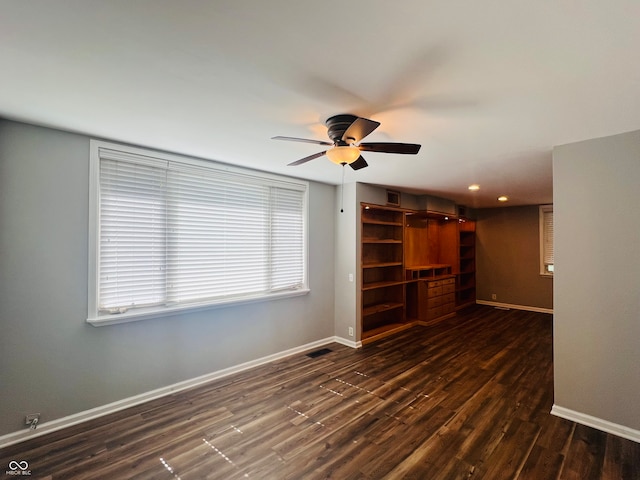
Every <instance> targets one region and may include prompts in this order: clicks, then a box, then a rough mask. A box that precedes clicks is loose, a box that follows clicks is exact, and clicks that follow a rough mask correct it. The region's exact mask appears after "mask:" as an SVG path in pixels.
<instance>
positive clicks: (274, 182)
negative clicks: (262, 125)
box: [89, 141, 308, 325]
mask: <svg viewBox="0 0 640 480" xmlns="http://www.w3.org/2000/svg"><path fill="white" fill-rule="evenodd" d="M91 180H92V182H91V199H92V206H91V210H92V217H91V224H92V225H91V230H92V232H91V234H92V239H91V243H92V245H91V248H90V259H89V264H90V282H91V285H90V288H89V297H90V298H89V321H90V322H91V323H93V324H98V325H99V324H109V323H120V322H123V321H130V320H137V319H140V318H146V317H149V316H158V315H164V314H168V313H172V312H175V311H177V310H182V309H191V308H203V307H207V308H208V307H211V306H215V305H222V304H229V303H235V302H247V301H255V300H261V299H268V298H275V297H281V296H287V295H296V294H301V293H306V292H307V291H308V289H307V272H306V257H307V255H306V212H307V207H306V204H307V202H306V199H307V184H306V182H302V181H297V180H292V179H287V178H282V177H277V176H271V175H266V174H259V173H256V172H251V171H246V170H242V169H238V168H232V167H229V166H223V165H220V164H216V163H213V162H205V161H202V160H195V159H190V158H185V157H179V156H175V155H167V154H162V153H159V152H152V151H148V150H143V149H135V148H130V147H124V146H120V145H114V144H108V143H105V142H98V141H93V142H92V143H91Z"/></svg>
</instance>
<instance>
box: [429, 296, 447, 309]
mask: <svg viewBox="0 0 640 480" xmlns="http://www.w3.org/2000/svg"><path fill="white" fill-rule="evenodd" d="M443 303H444V296H443V295H439V296H437V297H433V298H429V299H427V308H435V307H439V306H440V305H442V304H443Z"/></svg>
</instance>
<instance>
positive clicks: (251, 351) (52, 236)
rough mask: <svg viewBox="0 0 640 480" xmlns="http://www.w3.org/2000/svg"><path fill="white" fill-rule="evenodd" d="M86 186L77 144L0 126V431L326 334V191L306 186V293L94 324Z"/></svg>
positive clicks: (329, 220) (330, 196)
mask: <svg viewBox="0 0 640 480" xmlns="http://www.w3.org/2000/svg"><path fill="white" fill-rule="evenodd" d="M88 185H89V138H88V137H85V136H81V135H76V134H71V133H67V132H61V131H57V130H52V129H47V128H41V127H35V126H30V125H26V124H21V123H16V122H10V121H2V120H0V328H1V332H2V334H1V335H0V388H1V391H2V394H1V395H0V435H2V434H6V433H10V432H14V431H18V430H21V429H23V428H24V415H25V414H26V413H28V412H41V413H42V422H46V421H49V420H53V419H56V418H60V417H64V416H67V415H70V414H73V413H76V412H80V411H84V410H87V409H91V408H94V407H97V406H101V405H105V404H108V403H111V402H114V401H117V400H120V399H123V398H127V397H130V396H133V395H137V394H141V393H144V392H147V391H150V390H153V389H156V388H161V387H163V386H167V385H171V384H174V383H176V382H179V381H183V380H188V379H191V378H194V377H197V376H200V375H205V374H208V373H211V372H215V371H218V370H220V369H224V368H227V367H230V366H234V365H238V364H240V363H243V362H247V361H250V360H254V359H257V358H260V357H263V356H266V355H270V354H274V353H277V352H281V351H283V350H287V349H290V348H294V347H298V346H300V345H304V344H306V343H309V342H312V341H315V340H319V339H323V338H326V337H330V336H333V335H334V261H333V259H334V221H335V218H334V215H335V212H334V210H335V209H334V208H333V205H334V191H335V188H334V187H332V186H328V185H323V184H318V183H311V185H310V195H309V201H310V230H309V239H310V245H309V261H310V264H309V283H310V287H311V293H310V294H308V295H305V296H301V297H295V298H291V299H282V300H277V301H272V302H262V303H257V304H252V305H245V306H237V307H228V308H219V309H213V310H208V311H203V312H198V313H191V314H183V315H176V316H173V317H166V318H158V319H153V320H145V321H140V322H134V323H128V324H122V325H113V326H105V327H93V326H91V325H88V324H87V323H85V319H86V316H87V242H88V198H89V186H88ZM328 206H329V207H328Z"/></svg>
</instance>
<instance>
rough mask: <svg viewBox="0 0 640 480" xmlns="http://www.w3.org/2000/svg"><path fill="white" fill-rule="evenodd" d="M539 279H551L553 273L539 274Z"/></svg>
mask: <svg viewBox="0 0 640 480" xmlns="http://www.w3.org/2000/svg"><path fill="white" fill-rule="evenodd" d="M540 276H541V277H546V278H553V273H544V272H542V273H540Z"/></svg>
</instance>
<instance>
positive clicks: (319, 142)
mask: <svg viewBox="0 0 640 480" xmlns="http://www.w3.org/2000/svg"><path fill="white" fill-rule="evenodd" d="M271 140H287V141H289V142H304V143H313V144H315V145H333V143H330V142H325V141H322V140H311V139H309V138H298V137H281V136H277V137H271Z"/></svg>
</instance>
